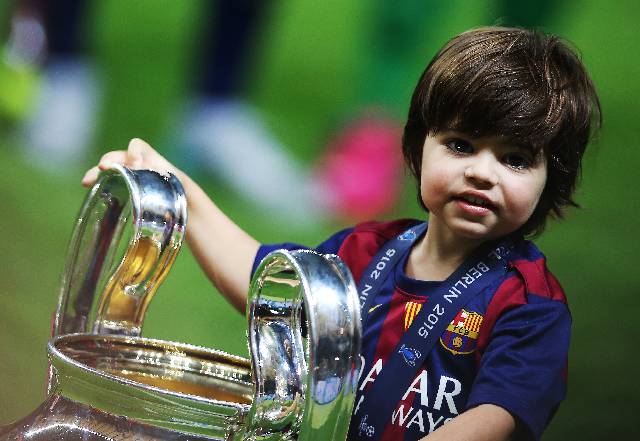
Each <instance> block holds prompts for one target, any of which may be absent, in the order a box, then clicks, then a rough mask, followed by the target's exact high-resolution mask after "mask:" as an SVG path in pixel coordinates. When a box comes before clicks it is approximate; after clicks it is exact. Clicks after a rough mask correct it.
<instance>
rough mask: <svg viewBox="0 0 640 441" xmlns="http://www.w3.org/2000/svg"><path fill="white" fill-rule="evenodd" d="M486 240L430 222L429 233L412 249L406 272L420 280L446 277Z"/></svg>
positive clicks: (434, 279) (438, 279)
mask: <svg viewBox="0 0 640 441" xmlns="http://www.w3.org/2000/svg"><path fill="white" fill-rule="evenodd" d="M482 243H483V241H479V240H475V239H468V238H461V237H459V236H456V235H454V234H452V232H451V231H450V230H448V229H447V228H446V227H445V228H442V227H441V226H440V224H439V223H438V222H437V221H434V222H430V223H429V228H428V229H427V232H426V233H425V236H424V237H423V238H422V240H421V241H420V242H418V243H417V244H416V245H415V246H414V247H413V249H412V250H411V254H410V255H409V259H408V260H407V267H406V268H405V270H406V274H407V275H408V276H409V277H412V278H414V279H418V280H428V281H441V280H445V279H446V278H447V277H449V276H450V275H451V274H452V273H453V272H454V271H455V270H456V269H457V268H458V267H459V266H460V265H462V263H463V262H464V261H465V259H466V258H467V257H468V256H469V255H471V253H472V252H473V251H474V250H475V249H476V248H477V247H478V246H480V245H481V244H482Z"/></svg>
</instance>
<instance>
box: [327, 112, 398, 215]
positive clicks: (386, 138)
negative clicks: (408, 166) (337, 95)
mask: <svg viewBox="0 0 640 441" xmlns="http://www.w3.org/2000/svg"><path fill="white" fill-rule="evenodd" d="M400 138H401V129H400V127H399V125H398V124H397V123H395V122H394V121H391V120H390V119H387V118H383V117H380V116H378V115H376V116H367V117H365V118H363V119H359V120H357V121H355V122H354V123H352V124H349V125H347V126H346V127H345V128H344V130H342V132H340V133H339V134H338V136H337V137H336V138H335V139H334V140H333V141H331V143H330V144H329V146H328V148H327V154H326V156H325V157H324V158H323V159H322V161H321V162H320V163H319V167H318V169H317V175H316V176H317V178H318V180H319V181H320V183H321V185H322V186H323V188H324V190H325V192H326V193H327V196H328V199H329V201H328V205H329V207H328V208H329V209H330V210H331V212H332V214H333V215H334V216H336V217H341V218H347V219H349V220H355V221H358V220H364V219H371V218H375V217H377V216H379V215H381V214H383V213H385V212H387V211H389V210H390V209H391V208H392V207H393V206H394V204H395V203H396V201H397V199H398V195H399V192H400V184H401V176H402V153H401V139H400Z"/></svg>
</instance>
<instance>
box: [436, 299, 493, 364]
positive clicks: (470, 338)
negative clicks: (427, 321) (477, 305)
mask: <svg viewBox="0 0 640 441" xmlns="http://www.w3.org/2000/svg"><path fill="white" fill-rule="evenodd" d="M482 320H483V317H482V316H481V315H480V314H478V313H477V312H473V311H467V310H466V309H462V310H460V312H458V315H457V316H456V318H454V319H453V320H452V321H451V323H449V326H447V330H446V331H444V332H443V333H442V336H440V343H441V344H442V346H443V347H444V348H445V349H446V350H448V351H449V352H451V353H452V354H454V355H462V354H470V353H472V352H473V351H475V350H476V344H477V342H478V333H479V332H480V325H482Z"/></svg>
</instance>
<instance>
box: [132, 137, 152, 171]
mask: <svg viewBox="0 0 640 441" xmlns="http://www.w3.org/2000/svg"><path fill="white" fill-rule="evenodd" d="M149 149H151V146H150V145H149V144H147V143H146V142H144V141H143V140H142V139H140V138H133V139H132V140H131V141H129V146H128V147H127V163H128V164H129V165H130V166H131V167H133V168H142V167H143V165H144V154H145V152H146V151H148V150H149Z"/></svg>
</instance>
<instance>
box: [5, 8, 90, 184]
mask: <svg viewBox="0 0 640 441" xmlns="http://www.w3.org/2000/svg"><path fill="white" fill-rule="evenodd" d="M86 8H87V4H86V2H84V1H80V0H55V1H49V2H47V1H44V0H22V1H19V2H17V6H16V11H15V13H14V16H13V19H12V29H11V36H10V40H9V49H8V51H9V53H10V54H12V56H13V57H14V58H18V59H22V60H23V62H24V63H30V64H33V65H36V66H37V65H41V66H42V76H41V83H40V85H39V90H37V92H36V97H35V102H34V103H32V109H31V113H30V115H29V116H28V118H27V121H26V123H25V127H24V141H25V142H24V144H25V149H26V152H27V154H28V157H29V159H30V160H31V161H33V162H34V163H36V164H37V165H39V166H41V167H42V168H45V169H48V170H50V171H56V170H59V171H61V170H64V169H67V168H68V167H73V166H77V165H79V164H82V163H83V162H84V160H85V159H86V155H87V149H88V146H89V145H90V143H91V141H92V136H93V134H94V129H95V123H96V118H97V112H98V110H99V105H100V95H101V88H100V86H101V82H100V80H99V78H98V72H97V71H96V69H95V67H94V65H93V63H92V62H91V60H90V58H89V54H88V52H87V51H86V47H87V40H86V38H85V29H83V23H84V22H85V21H84V20H83V17H84V14H85V12H86Z"/></svg>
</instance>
